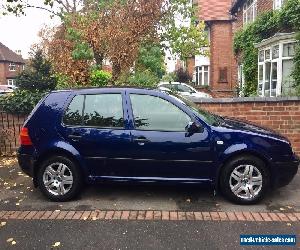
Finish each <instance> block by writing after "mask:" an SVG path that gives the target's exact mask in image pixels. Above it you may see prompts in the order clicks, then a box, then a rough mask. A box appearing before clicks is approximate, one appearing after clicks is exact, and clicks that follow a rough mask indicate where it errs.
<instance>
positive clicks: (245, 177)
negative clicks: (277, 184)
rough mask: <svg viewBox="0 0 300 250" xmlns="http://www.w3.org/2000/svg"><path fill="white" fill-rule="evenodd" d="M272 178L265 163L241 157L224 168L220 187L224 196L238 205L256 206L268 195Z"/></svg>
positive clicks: (254, 158) (253, 158)
mask: <svg viewBox="0 0 300 250" xmlns="http://www.w3.org/2000/svg"><path fill="white" fill-rule="evenodd" d="M269 183H270V176H269V171H268V169H267V167H266V166H265V163H264V162H263V161H262V160H261V159H259V158H257V157H254V156H247V155H245V156H240V157H237V158H235V159H233V160H231V161H229V162H228V163H227V164H226V165H225V166H224V168H223V171H222V174H221V179H220V185H221V190H222V192H223V194H224V195H225V196H226V197H227V198H228V199H229V200H231V201H233V202H235V203H237V204H244V205H248V204H255V203H257V202H259V201H260V200H261V199H262V198H263V197H264V195H265V194H266V192H267V190H268V188H269Z"/></svg>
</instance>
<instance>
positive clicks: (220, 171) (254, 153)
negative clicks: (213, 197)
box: [214, 150, 272, 191]
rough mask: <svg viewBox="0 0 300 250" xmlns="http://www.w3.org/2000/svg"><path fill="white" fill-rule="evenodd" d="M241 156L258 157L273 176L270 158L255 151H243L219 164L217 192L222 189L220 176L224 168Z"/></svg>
mask: <svg viewBox="0 0 300 250" xmlns="http://www.w3.org/2000/svg"><path fill="white" fill-rule="evenodd" d="M241 156H252V157H256V158H258V159H260V160H262V161H263V162H264V164H265V166H266V167H267V169H268V171H269V173H270V175H271V176H272V171H271V167H270V164H269V160H268V158H267V157H266V156H265V155H263V154H261V153H259V152H256V151H253V150H241V151H236V152H234V153H232V154H230V155H228V156H226V157H225V158H224V159H223V160H222V161H221V163H220V164H219V166H218V169H217V172H216V177H215V181H214V182H215V188H216V190H218V191H219V188H220V176H221V173H222V170H223V168H224V166H225V165H226V164H227V163H228V162H230V161H231V160H233V159H234V158H237V157H241Z"/></svg>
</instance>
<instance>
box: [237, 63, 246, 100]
mask: <svg viewBox="0 0 300 250" xmlns="http://www.w3.org/2000/svg"><path fill="white" fill-rule="evenodd" d="M238 83H239V96H242V95H243V90H244V87H245V75H244V65H243V64H240V65H238Z"/></svg>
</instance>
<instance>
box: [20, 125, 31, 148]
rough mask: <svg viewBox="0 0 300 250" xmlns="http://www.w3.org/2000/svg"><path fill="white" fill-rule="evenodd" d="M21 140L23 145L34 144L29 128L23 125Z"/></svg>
mask: <svg viewBox="0 0 300 250" xmlns="http://www.w3.org/2000/svg"><path fill="white" fill-rule="evenodd" d="M20 141H21V145H24V146H31V145H32V141H31V139H30V136H29V132H28V128H24V127H23V128H22V129H21V133H20Z"/></svg>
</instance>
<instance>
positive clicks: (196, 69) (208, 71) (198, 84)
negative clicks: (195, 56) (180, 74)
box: [195, 65, 210, 86]
mask: <svg viewBox="0 0 300 250" xmlns="http://www.w3.org/2000/svg"><path fill="white" fill-rule="evenodd" d="M205 67H207V70H204V69H205ZM200 68H201V69H202V70H201V71H200ZM195 72H196V73H195V74H196V79H195V85H196V86H209V83H210V66H209V65H201V66H196V67H195ZM200 72H201V73H200ZM205 73H207V76H208V77H207V81H208V82H207V84H205V83H204V75H205ZM200 74H202V77H201V79H202V82H199V79H200ZM197 75H198V78H197ZM197 79H198V82H197Z"/></svg>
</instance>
